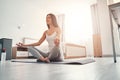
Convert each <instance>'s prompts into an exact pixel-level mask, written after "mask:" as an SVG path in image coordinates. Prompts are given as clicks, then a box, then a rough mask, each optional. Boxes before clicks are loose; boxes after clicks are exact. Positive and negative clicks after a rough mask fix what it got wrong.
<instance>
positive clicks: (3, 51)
mask: <svg viewBox="0 0 120 80" xmlns="http://www.w3.org/2000/svg"><path fill="white" fill-rule="evenodd" d="M5 61H6V49H5V48H3V49H2V53H1V62H5Z"/></svg>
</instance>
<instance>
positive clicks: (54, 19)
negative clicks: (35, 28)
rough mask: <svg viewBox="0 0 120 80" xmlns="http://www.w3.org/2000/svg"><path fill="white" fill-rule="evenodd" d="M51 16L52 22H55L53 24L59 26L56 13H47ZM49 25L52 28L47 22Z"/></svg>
mask: <svg viewBox="0 0 120 80" xmlns="http://www.w3.org/2000/svg"><path fill="white" fill-rule="evenodd" d="M48 15H49V16H50V17H51V19H52V24H53V26H55V27H59V26H58V23H57V19H56V17H55V15H54V14H52V13H50V14H47V16H48ZM47 26H48V29H49V28H50V27H49V25H48V24H47Z"/></svg>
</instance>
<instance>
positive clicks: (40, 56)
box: [17, 14, 63, 63]
mask: <svg viewBox="0 0 120 80" xmlns="http://www.w3.org/2000/svg"><path fill="white" fill-rule="evenodd" d="M46 23H47V26H48V30H46V31H44V33H43V35H42V37H41V38H40V40H39V41H38V42H36V43H32V44H23V43H19V44H17V45H18V46H19V47H27V48H28V51H29V52H30V53H31V54H32V55H33V56H35V57H37V61H43V62H47V63H49V62H51V61H62V60H63V53H62V50H61V46H60V33H61V30H60V28H59V26H58V24H57V21H56V17H55V15H54V14H48V15H47V16H46ZM45 39H46V40H47V42H48V45H49V52H48V53H44V52H42V51H40V50H38V49H36V48H34V46H39V45H41V44H42V43H43V41H44V40H45Z"/></svg>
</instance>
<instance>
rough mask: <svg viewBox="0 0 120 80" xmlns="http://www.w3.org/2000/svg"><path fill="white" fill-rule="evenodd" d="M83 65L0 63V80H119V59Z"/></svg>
mask: <svg viewBox="0 0 120 80" xmlns="http://www.w3.org/2000/svg"><path fill="white" fill-rule="evenodd" d="M95 60H96V62H93V63H89V64H85V65H65V64H43V63H41V64H40V63H39V64H38V63H19V62H11V61H7V62H6V63H3V64H2V63H1V62H0V80H120V57H119V58H117V63H114V62H113V58H96V59H95Z"/></svg>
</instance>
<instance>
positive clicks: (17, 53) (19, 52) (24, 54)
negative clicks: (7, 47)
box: [12, 47, 29, 59]
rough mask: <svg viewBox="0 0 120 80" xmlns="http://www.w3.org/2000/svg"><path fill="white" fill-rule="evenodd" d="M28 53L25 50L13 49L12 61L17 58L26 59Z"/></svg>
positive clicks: (20, 48)
mask: <svg viewBox="0 0 120 80" xmlns="http://www.w3.org/2000/svg"><path fill="white" fill-rule="evenodd" d="M28 56H29V53H28V49H27V48H22V47H13V48H12V59H17V58H28Z"/></svg>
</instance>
